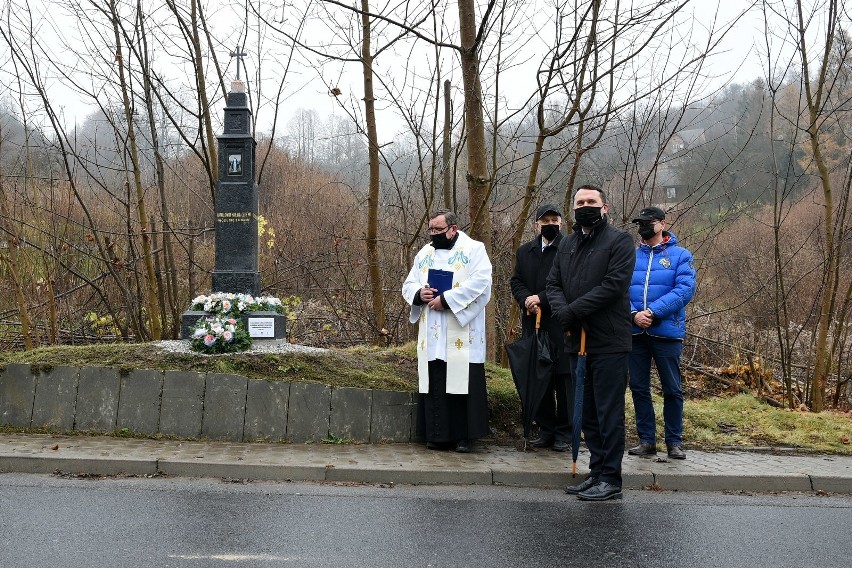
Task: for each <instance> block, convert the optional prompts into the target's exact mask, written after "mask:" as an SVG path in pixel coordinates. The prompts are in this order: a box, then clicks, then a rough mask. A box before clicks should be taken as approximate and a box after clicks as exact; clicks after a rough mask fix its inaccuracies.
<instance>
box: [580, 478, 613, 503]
mask: <svg viewBox="0 0 852 568" xmlns="http://www.w3.org/2000/svg"><path fill="white" fill-rule="evenodd" d="M621 497H622V493H621V487H619V486H618V485H613V484H612V483H607V482H606V481H599V482H597V483H595V484H594V485H592V486H591V487H589V488H588V489H586V490H585V491H581V492H580V493H577V499H579V500H580V501H608V500H610V499H621Z"/></svg>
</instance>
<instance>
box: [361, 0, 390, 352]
mask: <svg viewBox="0 0 852 568" xmlns="http://www.w3.org/2000/svg"><path fill="white" fill-rule="evenodd" d="M361 10H362V13H361V29H362V32H363V37H362V39H361V65H362V66H363V69H364V113H365V118H366V123H367V142H368V149H367V151H368V155H369V163H370V190H369V193H368V196H367V264H368V266H369V271H370V288H371V295H372V297H373V318H374V319H375V322H376V325H375V332H374V335H373V343H374V344H376V345H378V344H379V343H381V342H382V340H383V339H384V337H386V336H387V330H386V329H385V301H384V291H383V289H382V272H381V270H380V268H379V242H378V235H379V135H378V132H377V130H376V101H375V96H374V94H373V56H372V54H371V53H370V17H369V15H368V13H369V6H368V0H361Z"/></svg>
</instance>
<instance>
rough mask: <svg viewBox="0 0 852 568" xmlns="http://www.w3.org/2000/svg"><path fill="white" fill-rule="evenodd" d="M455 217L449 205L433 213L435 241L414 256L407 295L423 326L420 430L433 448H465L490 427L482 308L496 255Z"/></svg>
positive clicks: (413, 316)
mask: <svg viewBox="0 0 852 568" xmlns="http://www.w3.org/2000/svg"><path fill="white" fill-rule="evenodd" d="M457 222H458V221H457V217H456V215H455V213H453V212H452V211H445V210H441V211H438V212H436V213H435V214H433V215H432V217H431V219H429V234H430V238H431V240H430V243H429V244H427V245H426V246H424V247H423V248H422V249H420V252H418V253H417V256H416V257H415V258H414V265H413V266H412V267H411V271H410V272H409V273H408V277H407V278H406V279H405V283H404V284H403V285H402V295H403V297H404V298H405V301H406V302H408V303H409V304H410V305H411V313H410V316H409V321H410V322H411V323H415V322H418V327H419V329H418V337H417V366H418V374H419V392H420V396H419V399H418V405H417V431H418V434H419V435H420V436H421V437H423V438H424V439H425V440H426V446H427V447H428V448H430V449H436V450H439V449H446V450H449V449H454V450H455V451H457V452H463V453H466V452H469V451H470V448H471V441H472V440H475V439H476V438H481V437H483V436H485V435H487V434H488V431H489V429H488V397H487V391H486V388H485V354H486V349H485V347H486V346H485V306H486V304H488V301H489V300H490V299H491V261H490V260H489V259H488V254H487V253H486V251H485V245H483V244H482V243H481V242H479V241H475V240H473V239H472V238H470V237H469V236H468V235H466V234H465V233H464V232H462V231H460V230H459V228H458V225H457ZM430 270H432V272H431V273H430ZM430 275H431V276H432V278H433V280H436V279H437V278H438V277H439V276H440V277H441V278H442V282H441V284H442V285H445V286H446V288H447V289H446V290H445V291H441V289H439V288H436V287H435V286H436V284H435V283H430V282H429V277H430ZM450 280H451V282H450ZM436 281H437V280H436Z"/></svg>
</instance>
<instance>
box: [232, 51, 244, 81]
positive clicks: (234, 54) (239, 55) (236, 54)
mask: <svg viewBox="0 0 852 568" xmlns="http://www.w3.org/2000/svg"><path fill="white" fill-rule="evenodd" d="M247 55H248V53H246V52H245V51H243V50H241V49H240V46H237V49H235V50H234V51H232V52H231V57H236V58H237V81H239V80H240V61H242V58H243V57H246V56H247ZM243 65H244V66H245V64H243Z"/></svg>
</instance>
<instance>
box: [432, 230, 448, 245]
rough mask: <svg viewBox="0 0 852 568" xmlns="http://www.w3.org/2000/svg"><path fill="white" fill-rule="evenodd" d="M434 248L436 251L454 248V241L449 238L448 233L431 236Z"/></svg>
mask: <svg viewBox="0 0 852 568" xmlns="http://www.w3.org/2000/svg"><path fill="white" fill-rule="evenodd" d="M431 239H432V246H433V247H434V248H436V249H448V248H452V246H453V241H452V239H448V238H447V233H446V231H445V232H443V233H438V234H437V235H431Z"/></svg>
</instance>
